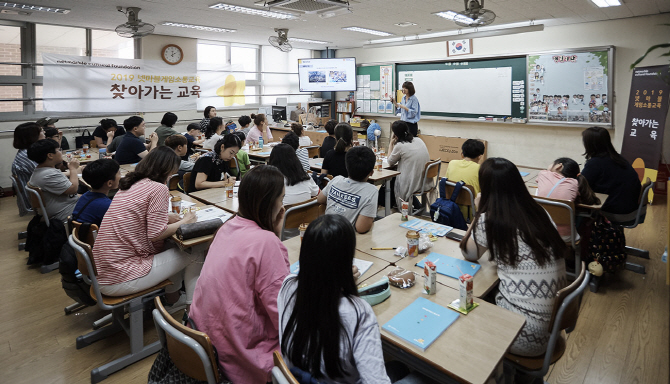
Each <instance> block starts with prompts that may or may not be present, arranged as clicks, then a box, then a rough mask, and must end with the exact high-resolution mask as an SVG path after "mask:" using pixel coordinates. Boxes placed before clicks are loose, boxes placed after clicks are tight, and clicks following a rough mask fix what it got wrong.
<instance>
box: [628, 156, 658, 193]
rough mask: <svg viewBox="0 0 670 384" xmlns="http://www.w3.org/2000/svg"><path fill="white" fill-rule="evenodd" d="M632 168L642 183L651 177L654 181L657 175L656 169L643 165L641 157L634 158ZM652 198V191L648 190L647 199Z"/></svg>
mask: <svg viewBox="0 0 670 384" xmlns="http://www.w3.org/2000/svg"><path fill="white" fill-rule="evenodd" d="M633 169H634V170H635V172H637V176H638V177H639V178H640V181H641V182H642V184H644V183H645V182H646V181H647V178H649V179H651V181H653V182H656V178H657V177H658V170H656V169H650V168H647V167H645V164H644V160H642V159H641V158H639V157H638V158H637V159H635V161H633ZM653 199H654V192H653V191H649V201H652V200H653Z"/></svg>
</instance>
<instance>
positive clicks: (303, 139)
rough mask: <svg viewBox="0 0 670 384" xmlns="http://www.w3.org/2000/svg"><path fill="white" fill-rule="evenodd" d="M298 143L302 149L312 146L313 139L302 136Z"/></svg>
mask: <svg viewBox="0 0 670 384" xmlns="http://www.w3.org/2000/svg"><path fill="white" fill-rule="evenodd" d="M298 142H299V143H300V146H301V147H307V146H309V145H312V139H310V138H309V136H307V135H302V136H300V138H299V139H298Z"/></svg>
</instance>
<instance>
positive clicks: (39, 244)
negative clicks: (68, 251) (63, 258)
mask: <svg viewBox="0 0 670 384" xmlns="http://www.w3.org/2000/svg"><path fill="white" fill-rule="evenodd" d="M41 218H42V217H41V216H39V215H36V216H35V217H33V218H32V220H30V222H29V223H28V230H27V232H28V236H27V238H26V247H25V250H26V251H27V252H28V265H35V264H43V265H51V264H53V263H55V262H57V261H58V258H59V255H60V251H61V248H63V244H65V243H66V242H67V231H66V230H65V225H63V222H62V221H60V220H57V219H50V220H49V227H47V226H46V224H45V223H43V222H42V221H41Z"/></svg>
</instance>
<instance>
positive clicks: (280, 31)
mask: <svg viewBox="0 0 670 384" xmlns="http://www.w3.org/2000/svg"><path fill="white" fill-rule="evenodd" d="M275 32H277V36H270V37H269V38H268V42H269V43H270V45H272V46H273V47H275V48H277V49H278V50H280V51H282V52H288V51H290V50H292V49H293V47H292V46H291V43H289V42H288V29H286V28H275Z"/></svg>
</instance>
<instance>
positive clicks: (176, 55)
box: [163, 45, 184, 65]
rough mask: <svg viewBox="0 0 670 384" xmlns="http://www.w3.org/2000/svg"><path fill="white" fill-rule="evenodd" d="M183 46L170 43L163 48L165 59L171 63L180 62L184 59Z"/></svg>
mask: <svg viewBox="0 0 670 384" xmlns="http://www.w3.org/2000/svg"><path fill="white" fill-rule="evenodd" d="M183 56H184V55H183V53H182V51H181V48H179V47H178V46H176V45H168V46H166V47H165V48H163V60H164V61H165V62H166V63H168V64H171V65H175V64H179V63H180V62H181V60H182V59H183Z"/></svg>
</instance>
